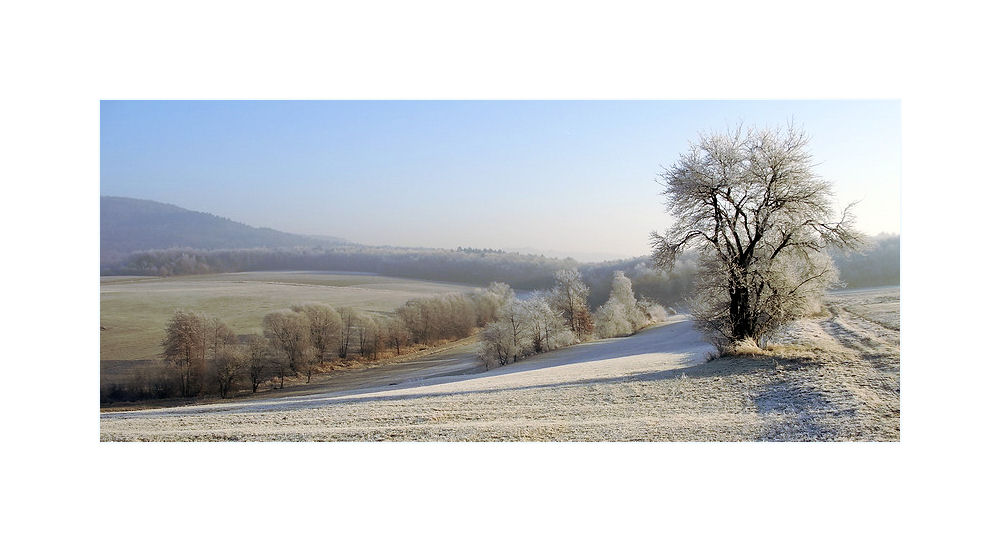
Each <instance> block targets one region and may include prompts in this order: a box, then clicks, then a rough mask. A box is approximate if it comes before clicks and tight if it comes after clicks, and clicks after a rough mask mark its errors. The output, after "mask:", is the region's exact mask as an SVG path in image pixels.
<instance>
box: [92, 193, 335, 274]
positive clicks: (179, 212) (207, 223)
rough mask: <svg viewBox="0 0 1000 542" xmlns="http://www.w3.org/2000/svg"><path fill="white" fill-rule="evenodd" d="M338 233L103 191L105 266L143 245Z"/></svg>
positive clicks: (268, 240)
mask: <svg viewBox="0 0 1000 542" xmlns="http://www.w3.org/2000/svg"><path fill="white" fill-rule="evenodd" d="M337 244H344V241H342V240H339V239H336V238H322V239H320V238H313V237H307V236H303V235H294V234H290V233H284V232H280V231H277V230H272V229H269V228H254V227H252V226H247V225H246V224H241V223H239V222H235V221H232V220H229V219H228V218H223V217H219V216H215V215H212V214H208V213H200V212H196V211H189V210H187V209H183V208H181V207H178V206H176V205H169V204H165V203H159V202H155V201H149V200H141V199H133V198H119V197H110V196H101V268H102V270H103V269H104V268H105V267H107V266H111V265H113V264H115V263H120V262H121V261H122V260H124V259H125V258H126V257H127V256H128V255H129V254H131V253H132V252H135V251H140V250H151V249H167V248H195V249H224V248H257V247H269V248H277V247H296V246H331V245H337Z"/></svg>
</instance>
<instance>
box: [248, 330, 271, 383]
mask: <svg viewBox="0 0 1000 542" xmlns="http://www.w3.org/2000/svg"><path fill="white" fill-rule="evenodd" d="M268 355H269V348H268V344H267V339H265V338H264V336H263V335H259V334H254V335H251V336H250V339H249V341H248V342H247V362H246V371H247V377H248V378H249V380H250V388H251V390H252V392H253V393H257V388H259V387H260V384H261V383H262V382H263V381H264V380H265V378H266V376H267V368H268V366H269V365H270V362H269V361H268Z"/></svg>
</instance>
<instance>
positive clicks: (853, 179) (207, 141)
mask: <svg viewBox="0 0 1000 542" xmlns="http://www.w3.org/2000/svg"><path fill="white" fill-rule="evenodd" d="M790 119H794V120H795V122H796V123H797V124H799V125H800V126H802V127H803V128H804V129H805V130H806V132H808V133H809V134H810V135H811V137H812V145H811V149H812V152H813V155H814V157H815V159H816V160H817V161H818V162H819V165H818V166H817V172H818V173H819V174H820V175H822V176H824V177H825V178H827V179H829V180H831V181H833V183H834V186H835V190H836V192H837V194H838V199H839V200H840V203H842V204H845V203H847V202H849V201H852V200H862V202H861V204H860V205H859V206H858V207H857V214H858V225H859V227H860V228H861V229H862V230H863V231H866V232H868V233H879V232H898V231H899V221H900V218H899V201H900V160H901V156H900V153H901V146H900V105H899V102H898V101H749V102H735V101H730V102H711V101H701V102H683V101H663V102H655V101H652V102H651V101H624V102H616V101H597V102H562V101H540V102H538V101H501V102H495V101H494V102H491V101H458V102H454V101H443V102H412V101H395V102H392V101H389V102H363V101H362V102H354V101H322V102H276V101H264V102H225V101H219V102H185V101H168V102H120V101H105V102H102V104H101V194H102V195H108V196H127V197H135V198H143V199H152V200H156V201H161V202H165V203H173V204H176V205H180V206H181V207H185V208H188V209H193V210H197V211H206V212H210V213H213V214H217V215H221V216H225V217H228V218H232V219H234V220H237V221H240V222H244V223H247V224H250V225H253V226H267V227H271V228H275V229H279V230H283V231H289V232H293V233H312V234H325V235H334V236H338V237H344V238H346V239H350V240H352V241H356V242H360V243H366V244H390V245H399V246H427V247H446V248H454V247H456V246H459V245H462V246H476V247H491V248H506V249H518V248H531V249H536V250H541V251H544V252H546V253H547V254H551V255H556V256H565V255H574V256H576V257H581V258H584V259H593V258H603V257H623V256H635V255H640V254H645V253H647V252H648V234H649V232H650V230H653V229H663V228H664V227H666V226H667V224H668V218H667V216H666V215H665V214H664V212H663V202H662V198H661V196H660V195H659V191H660V187H659V186H658V185H657V184H656V183H655V182H654V179H655V178H656V174H657V173H658V172H659V171H660V166H661V165H664V166H665V165H669V164H670V163H672V162H673V161H674V160H675V159H676V158H677V156H678V155H679V154H680V153H681V152H682V151H684V150H685V149H686V148H687V144H688V141H690V140H692V139H694V138H696V137H697V134H698V132H699V131H715V130H724V129H726V128H727V126H732V125H735V124H737V123H739V122H741V121H742V122H743V123H744V124H756V125H762V124H769V125H784V124H785V123H786V122H787V121H788V120H790Z"/></svg>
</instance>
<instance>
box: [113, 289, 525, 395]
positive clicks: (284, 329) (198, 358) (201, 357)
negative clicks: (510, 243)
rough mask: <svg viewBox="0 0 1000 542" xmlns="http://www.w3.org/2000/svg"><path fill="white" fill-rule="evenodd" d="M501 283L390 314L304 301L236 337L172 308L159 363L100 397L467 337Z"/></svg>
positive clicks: (222, 381) (249, 381) (491, 309)
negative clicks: (260, 331) (250, 331)
mask: <svg viewBox="0 0 1000 542" xmlns="http://www.w3.org/2000/svg"><path fill="white" fill-rule="evenodd" d="M513 295H514V294H513V290H512V289H511V288H510V286H508V285H506V284H499V283H496V284H492V285H491V286H490V287H489V288H485V289H481V290H478V291H476V292H471V293H467V294H444V295H438V296H434V297H423V298H416V299H411V300H409V301H407V302H406V303H405V304H404V305H403V306H402V307H399V308H398V309H396V310H395V311H394V312H393V313H392V314H388V315H381V314H369V313H366V312H363V311H359V310H356V309H354V308H352V307H337V308H333V307H331V306H329V305H325V304H322V303H306V304H302V305H296V306H293V307H291V308H289V309H284V310H278V311H273V312H270V313H268V314H266V315H264V317H263V319H262V322H261V328H262V333H253V334H249V335H242V336H237V335H236V334H235V333H234V332H233V331H232V329H231V328H230V327H229V326H227V325H226V324H225V323H224V322H222V321H221V320H219V319H218V318H216V317H212V316H208V315H205V314H201V313H197V312H193V311H177V312H176V313H175V314H174V315H173V317H172V318H171V319H170V321H169V322H168V323H167V325H166V329H165V338H164V340H163V342H162V347H163V351H162V357H163V359H164V361H166V362H167V365H166V366H165V367H154V368H151V369H148V370H146V371H145V372H144V373H142V374H140V375H136V376H135V377H134V378H133V380H132V381H131V382H128V383H116V384H112V385H111V386H109V387H108V389H107V390H105V391H104V392H102V399H103V400H105V401H111V400H136V399H152V398H164V397H172V396H183V397H192V396H196V395H199V394H202V393H208V392H212V393H218V394H219V395H220V396H221V397H223V398H225V397H229V396H231V395H232V394H233V393H235V392H236V391H239V390H240V389H247V390H249V391H251V392H254V393H255V392H257V391H258V390H259V389H260V387H261V386H262V385H264V384H266V383H269V382H270V383H271V384H272V385H273V386H274V387H276V388H279V389H280V388H283V387H284V384H285V379H286V378H288V377H292V376H304V377H305V379H306V382H310V381H311V380H312V376H313V375H314V374H315V373H316V372H317V371H321V370H323V369H326V368H330V367H332V366H333V364H336V363H338V362H343V361H345V360H354V359H368V360H375V359H378V357H379V356H380V355H384V354H386V353H390V354H395V355H400V354H402V353H403V352H404V351H405V350H407V349H409V348H410V347H411V346H413V345H418V344H419V345H433V344H437V343H439V342H441V341H448V340H455V339H460V338H464V337H468V336H471V335H472V334H474V333H475V331H476V329H477V328H480V327H482V326H484V325H486V324H487V323H489V322H492V321H493V320H495V319H496V317H497V314H498V313H499V311H500V309H501V307H502V306H503V305H504V303H505V302H506V300H508V299H511V298H513Z"/></svg>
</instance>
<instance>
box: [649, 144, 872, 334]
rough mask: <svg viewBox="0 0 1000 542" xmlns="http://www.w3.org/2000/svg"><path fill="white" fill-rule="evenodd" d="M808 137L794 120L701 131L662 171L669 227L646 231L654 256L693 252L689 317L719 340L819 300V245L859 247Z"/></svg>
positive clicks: (767, 326)
mask: <svg viewBox="0 0 1000 542" xmlns="http://www.w3.org/2000/svg"><path fill="white" fill-rule="evenodd" d="M807 143H808V138H807V137H806V135H805V133H803V132H802V131H801V130H799V129H797V128H795V127H794V126H789V127H788V128H787V129H785V130H759V129H753V128H751V129H744V128H742V127H740V128H737V129H735V130H734V131H730V132H727V133H721V134H711V135H702V136H701V137H700V139H699V141H698V142H697V143H695V144H692V145H691V148H690V150H689V151H688V152H687V153H685V154H683V155H681V157H680V158H679V159H678V160H677V162H676V163H674V165H673V166H671V167H670V168H668V169H666V170H665V171H664V172H663V173H662V174H661V175H660V182H661V185H662V186H663V187H664V190H663V195H664V196H665V197H666V199H667V209H668V211H669V213H670V214H671V215H672V216H673V218H674V225H673V226H672V227H671V228H670V229H669V230H667V231H666V233H664V234H662V235H661V234H658V233H656V232H654V233H653V234H652V245H653V259H654V261H655V263H656V264H657V265H658V266H659V267H661V268H667V269H669V268H671V267H672V266H673V264H674V262H675V261H676V259H677V257H678V255H680V254H681V253H682V252H684V251H685V250H689V249H693V250H697V251H698V252H699V253H700V272H699V280H698V283H697V285H696V294H695V299H694V303H693V307H694V314H695V318H696V320H697V322H698V323H699V324H700V326H701V328H702V329H703V330H704V331H706V332H708V333H710V334H711V335H713V336H715V337H717V338H718V339H719V340H720V341H721V342H723V343H728V342H733V341H740V340H744V339H749V340H752V341H755V342H756V341H758V340H759V339H760V338H761V337H762V336H763V335H764V334H765V333H767V332H768V331H770V330H773V329H775V328H776V327H777V326H779V325H781V324H782V323H784V322H787V321H789V320H791V319H794V318H797V317H800V316H801V315H803V314H804V312H805V310H806V309H807V308H808V307H810V306H816V305H817V304H818V299H819V296H820V295H821V294H822V292H823V291H825V289H826V288H827V287H828V286H829V285H830V284H832V283H833V282H834V281H835V280H836V268H835V267H834V266H833V265H832V263H831V262H830V260H829V258H828V257H826V254H825V249H826V248H827V247H831V246H835V247H841V248H845V249H853V248H857V247H859V246H860V245H861V244H862V237H861V235H860V234H859V233H857V232H856V231H855V230H854V228H853V226H852V224H853V216H852V214H851V212H850V211H851V206H848V207H847V208H846V209H845V210H843V211H842V212H841V213H835V211H834V209H833V205H832V203H831V201H832V198H833V191H832V186H831V185H830V183H829V182H827V181H825V180H823V179H820V178H819V177H817V176H816V174H815V173H814V172H813V160H812V157H811V155H810V154H809V152H808V150H807Z"/></svg>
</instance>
